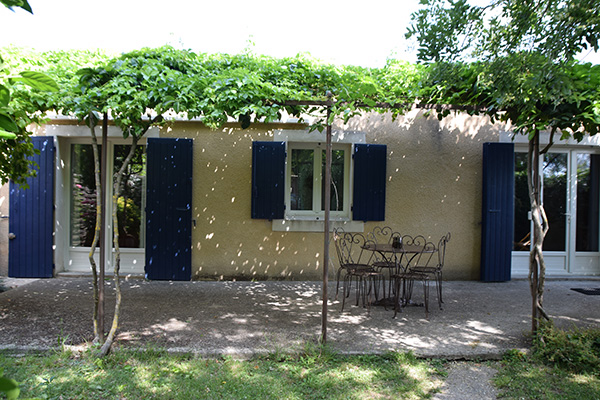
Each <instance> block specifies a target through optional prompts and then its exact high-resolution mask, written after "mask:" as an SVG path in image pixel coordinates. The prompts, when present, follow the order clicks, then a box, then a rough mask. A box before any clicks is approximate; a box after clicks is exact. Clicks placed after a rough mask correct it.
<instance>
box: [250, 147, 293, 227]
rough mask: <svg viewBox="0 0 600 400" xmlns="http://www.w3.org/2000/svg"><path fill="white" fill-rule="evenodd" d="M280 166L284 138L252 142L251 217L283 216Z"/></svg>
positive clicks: (281, 164) (283, 163)
mask: <svg viewBox="0 0 600 400" xmlns="http://www.w3.org/2000/svg"><path fill="white" fill-rule="evenodd" d="M284 170H285V142H260V141H256V142H252V204H251V216H252V218H257V219H269V220H273V219H282V218H283V216H284V212H285V199H284V196H285V190H284V185H285V173H284Z"/></svg>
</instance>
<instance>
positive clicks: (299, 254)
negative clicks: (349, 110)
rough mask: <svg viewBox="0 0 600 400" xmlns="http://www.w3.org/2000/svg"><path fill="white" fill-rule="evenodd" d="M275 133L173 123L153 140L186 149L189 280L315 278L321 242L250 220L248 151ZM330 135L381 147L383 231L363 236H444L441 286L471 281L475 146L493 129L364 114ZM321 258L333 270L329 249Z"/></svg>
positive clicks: (476, 211)
mask: <svg viewBox="0 0 600 400" xmlns="http://www.w3.org/2000/svg"><path fill="white" fill-rule="evenodd" d="M281 127H282V126H281V124H278V125H276V126H275V125H271V126H269V125H258V124H256V125H253V127H252V128H250V129H248V130H241V129H240V128H237V127H234V126H230V127H226V128H222V129H219V130H217V131H212V130H210V129H208V128H206V127H204V126H203V125H202V124H199V123H195V122H179V123H177V124H175V125H174V126H172V127H171V128H169V129H166V130H164V131H163V132H161V136H165V137H187V138H192V139H194V178H193V182H194V188H193V206H192V215H193V218H194V219H195V220H196V226H195V228H194V229H193V234H192V243H193V253H192V271H193V275H194V276H195V277H196V278H218V279H231V278H238V279H248V278H255V279H265V278H266V277H268V278H269V279H296V280H303V279H307V280H308V279H320V278H321V274H322V272H321V266H322V263H323V255H322V254H323V234H322V233H307V232H273V230H272V229H271V222H270V221H265V220H253V219H251V218H250V203H251V198H250V195H251V171H252V151H251V146H252V141H253V140H272V129H275V128H277V129H279V128H281ZM287 128H290V129H299V126H298V125H288V126H287ZM337 128H338V129H346V130H360V131H363V132H366V134H367V143H381V144H386V145H387V146H388V164H387V171H388V185H387V199H386V221H385V222H384V223H368V224H366V225H365V230H366V231H367V230H370V229H372V228H373V227H374V226H375V225H384V224H385V225H389V226H392V227H393V228H394V229H395V230H399V231H401V232H403V233H407V234H424V235H426V236H428V237H430V238H431V239H432V240H436V241H437V239H438V238H439V237H440V236H441V235H442V234H445V233H446V232H451V234H452V240H451V242H450V243H449V245H448V256H447V264H446V265H447V268H446V277H447V278H448V279H478V278H479V256H480V252H479V249H480V236H481V234H480V230H481V226H480V221H481V156H482V144H483V143H484V142H486V141H497V140H498V138H497V135H498V131H499V129H500V128H501V127H500V126H493V125H491V124H489V121H488V120H487V119H486V118H480V117H469V116H467V115H459V116H457V117H452V118H448V119H445V120H443V121H442V122H439V121H438V120H437V119H436V118H431V117H430V118H427V119H426V118H424V117H423V115H422V114H420V113H417V112H412V113H409V114H408V115H407V116H405V117H402V118H400V119H398V120H396V121H392V120H391V118H390V117H389V115H384V116H381V115H378V114H372V115H369V116H366V117H363V118H355V119H354V120H352V121H351V122H350V123H349V124H347V125H338V126H337ZM330 255H331V258H332V260H334V259H335V257H334V256H335V250H334V249H333V248H332V249H331V251H330ZM334 264H335V265H337V262H336V261H335V260H334ZM331 276H332V277H333V270H332V271H331Z"/></svg>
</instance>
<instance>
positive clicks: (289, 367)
mask: <svg viewBox="0 0 600 400" xmlns="http://www.w3.org/2000/svg"><path fill="white" fill-rule="evenodd" d="M0 370H3V371H4V375H5V376H6V377H10V378H12V379H14V380H16V381H17V382H19V386H20V390H21V398H31V397H36V398H41V399H426V398H431V396H432V394H433V393H436V392H437V391H438V390H439V387H440V386H441V384H442V382H443V375H444V372H443V368H442V364H441V363H440V362H438V361H424V360H418V359H416V358H415V357H414V356H412V355H411V354H405V353H388V354H386V355H383V356H359V355H356V356H341V355H335V354H331V353H328V352H326V351H321V350H319V349H311V350H310V351H306V352H303V354H301V355H296V356H290V355H284V354H273V355H270V356H265V357H259V358H256V359H252V360H245V361H242V360H234V359H233V358H217V359H214V358H213V359H206V358H199V357H197V356H193V355H173V354H168V353H166V352H165V351H161V350H152V349H150V350H149V349H145V350H143V351H132V350H118V351H115V352H114V353H113V354H111V355H110V356H108V357H106V358H97V357H95V356H94V355H92V354H90V353H83V354H75V353H71V352H55V353H52V354H44V355H38V356H35V355H28V356H25V357H14V356H10V355H7V354H0Z"/></svg>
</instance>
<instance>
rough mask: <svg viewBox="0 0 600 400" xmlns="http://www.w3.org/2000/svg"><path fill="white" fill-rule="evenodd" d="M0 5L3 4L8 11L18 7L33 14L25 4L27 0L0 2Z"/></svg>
mask: <svg viewBox="0 0 600 400" xmlns="http://www.w3.org/2000/svg"><path fill="white" fill-rule="evenodd" d="M0 3H2V4H4V5H5V6H6V8H8V9H9V10H12V9H13V7H19V8H22V9H23V10H25V11H27V12H30V13H32V14H33V11H32V10H31V6H30V5H29V3H28V2H27V0H0Z"/></svg>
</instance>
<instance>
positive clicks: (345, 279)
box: [341, 274, 352, 312]
mask: <svg viewBox="0 0 600 400" xmlns="http://www.w3.org/2000/svg"><path fill="white" fill-rule="evenodd" d="M348 280H350V281H352V276H350V275H348V274H346V275H345V276H344V287H343V288H342V290H343V293H342V311H341V312H344V305H345V304H346V297H348V296H349V295H350V293H349V292H347V290H350V289H349V288H348V287H347V284H348Z"/></svg>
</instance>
